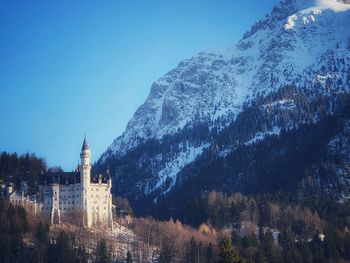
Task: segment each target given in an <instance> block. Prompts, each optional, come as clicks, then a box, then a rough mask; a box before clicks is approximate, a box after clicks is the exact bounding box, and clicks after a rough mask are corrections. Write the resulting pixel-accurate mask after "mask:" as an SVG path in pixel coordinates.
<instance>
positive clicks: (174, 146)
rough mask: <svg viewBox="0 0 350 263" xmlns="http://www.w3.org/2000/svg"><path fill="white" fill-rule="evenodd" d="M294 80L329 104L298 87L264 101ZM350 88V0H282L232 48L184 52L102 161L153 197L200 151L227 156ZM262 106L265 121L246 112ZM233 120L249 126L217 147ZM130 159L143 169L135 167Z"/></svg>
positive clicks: (132, 192) (315, 113) (137, 195)
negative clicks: (189, 54) (187, 54)
mask: <svg viewBox="0 0 350 263" xmlns="http://www.w3.org/2000/svg"><path fill="white" fill-rule="evenodd" d="M288 86H293V87H294V88H295V93H299V92H300V94H302V96H305V98H304V99H305V100H307V101H308V102H307V103H309V104H310V105H312V104H313V103H314V105H316V104H315V102H316V101H320V98H321V97H322V98H325V100H329V102H328V104H327V105H328V106H327V107H328V108H327V109H326V110H322V112H321V111H320V110H319V107H318V106H317V105H316V106H315V107H314V108H313V110H312V109H311V110H310V108H309V106H305V102H303V103H301V102H300V101H301V100H300V96H299V97H298V98H295V97H293V94H292V95H290V96H289V97H288V98H286V97H285V96H282V97H281V96H277V97H276V100H274V101H269V102H268V103H262V102H261V100H262V99H263V98H266V97H268V96H270V95H271V94H276V92H279V91H281V90H282V89H283V88H285V87H288ZM349 86H350V4H349V1H348V0H285V1H282V2H280V3H279V4H278V5H277V6H275V7H274V8H273V10H272V12H271V13H270V14H269V15H266V16H265V17H264V18H262V19H261V20H259V21H258V22H256V23H255V24H254V25H253V26H252V28H251V29H250V30H249V31H248V32H247V33H246V34H244V36H243V38H242V39H241V40H240V41H239V42H238V43H237V45H235V46H234V47H231V48H228V49H226V50H218V51H215V52H202V53H199V54H198V55H196V56H194V57H192V58H190V59H185V60H183V61H181V62H180V63H179V64H178V66H177V67H176V68H175V69H173V70H171V71H170V72H168V73H167V74H165V75H164V76H162V77H161V78H160V79H158V80H157V81H155V82H154V83H153V85H152V87H151V91H150V94H149V96H148V98H147V99H146V101H145V102H144V104H143V105H142V106H140V107H139V109H138V110H137V111H136V112H135V114H134V116H133V117H132V119H131V120H130V121H129V123H128V125H127V127H126V130H125V131H124V133H123V134H122V135H121V136H120V137H118V138H117V139H115V140H114V142H113V143H112V144H111V146H110V147H109V148H108V149H107V151H106V152H105V153H104V154H103V155H102V156H101V158H100V160H99V161H98V165H99V166H105V165H107V164H108V165H110V166H111V167H112V169H114V172H115V176H114V178H115V182H114V184H115V185H118V184H119V185H120V186H125V185H126V182H128V183H129V184H132V185H133V186H129V187H127V188H128V189H125V188H123V187H120V188H116V189H117V190H116V192H117V193H118V194H122V195H126V196H128V197H129V198H131V199H135V200H136V199H141V198H152V200H153V201H154V202H156V201H157V200H158V198H159V196H161V195H165V194H167V193H169V192H170V191H171V190H172V188H173V187H174V186H176V184H177V183H180V184H181V182H182V183H183V182H184V180H182V179H181V180H179V179H180V178H179V175H180V174H184V173H185V172H184V169H185V168H186V166H188V165H189V164H190V163H192V162H194V161H195V160H196V159H197V160H198V159H199V158H201V156H203V154H208V152H209V151H210V152H213V151H214V150H213V149H214V148H216V150H215V152H216V154H217V156H223V155H227V154H228V153H231V152H232V151H234V149H236V148H237V145H239V144H243V145H251V144H255V143H256V142H259V141H261V140H263V139H264V138H265V137H266V136H268V135H272V134H279V133H280V132H281V130H283V129H287V130H288V129H292V128H295V127H298V126H299V125H301V124H304V123H310V122H312V123H316V122H318V121H319V120H320V119H321V118H322V116H324V114H326V115H327V114H333V113H334V112H335V111H336V105H335V104H336V103H335V100H336V97H338V95H340V94H343V93H347V92H348V91H349ZM258 101H259V103H257V102H258ZM307 103H306V104H307ZM256 105H259V109H260V110H261V112H263V113H264V114H265V115H262V116H265V117H266V116H269V119H268V120H266V121H264V122H263V125H262V124H261V123H256V120H254V116H253V117H252V118H251V119H246V120H242V118H240V116H243V115H244V113H245V111H246V109H247V107H248V108H249V107H251V108H254V107H256ZM301 105H304V106H301ZM310 112H311V113H310ZM285 116H288V120H286V117H285ZM265 117H264V118H265ZM262 118H263V117H262ZM282 120H283V121H282ZM235 123H236V125H238V124H239V123H241V124H240V125H242V126H241V127H242V128H244V130H237V132H235V133H231V134H230V141H231V142H232V143H231V145H230V144H227V143H226V144H225V145H220V146H218V141H217V140H218V139H217V138H219V137H220V134H221V133H225V131H226V132H227V129H228V127H232V125H233V126H234V125H235ZM248 123H249V124H248ZM213 131H214V132H213ZM130 162H131V163H134V165H135V167H136V168H137V169H139V170H137V169H136V168H135V169H136V170H133V169H130V167H129V165H130ZM126 167H129V168H126ZM188 176H189V175H183V177H181V178H186V177H188ZM131 188H133V189H131Z"/></svg>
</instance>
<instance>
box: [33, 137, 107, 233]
mask: <svg viewBox="0 0 350 263" xmlns="http://www.w3.org/2000/svg"><path fill="white" fill-rule="evenodd" d="M111 188H112V180H111V177H110V175H109V171H108V170H107V174H105V175H103V174H101V173H97V174H95V175H93V174H91V165H90V147H89V145H88V144H87V142H86V138H84V142H83V146H82V148H81V153H80V165H79V166H78V168H77V170H76V171H75V172H48V173H47V174H45V175H44V184H42V185H40V186H39V190H40V200H41V202H42V211H43V213H44V214H45V215H47V216H48V217H49V218H50V219H51V223H52V224H54V223H61V217H65V216H67V217H69V216H70V217H72V218H74V219H75V220H76V221H77V223H80V224H81V225H83V226H85V227H108V228H110V229H112V228H113V214H112V194H111Z"/></svg>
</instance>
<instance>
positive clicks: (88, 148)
mask: <svg viewBox="0 0 350 263" xmlns="http://www.w3.org/2000/svg"><path fill="white" fill-rule="evenodd" d="M81 150H82V151H86V150H90V146H89V144H88V143H87V141H86V136H84V141H83V145H82V146H81Z"/></svg>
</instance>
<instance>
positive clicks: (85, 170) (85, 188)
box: [80, 137, 91, 227]
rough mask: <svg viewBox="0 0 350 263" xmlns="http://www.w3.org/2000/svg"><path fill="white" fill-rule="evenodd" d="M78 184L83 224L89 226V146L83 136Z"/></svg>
mask: <svg viewBox="0 0 350 263" xmlns="http://www.w3.org/2000/svg"><path fill="white" fill-rule="evenodd" d="M80 162H81V164H80V186H81V207H82V210H83V214H84V216H83V225H84V226H87V227H90V226H91V215H90V204H89V198H88V193H89V189H90V172H91V165H90V147H89V144H88V143H87V141H86V137H84V142H83V146H82V147H81V153H80Z"/></svg>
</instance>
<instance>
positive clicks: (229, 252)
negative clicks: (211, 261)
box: [217, 237, 242, 263]
mask: <svg viewBox="0 0 350 263" xmlns="http://www.w3.org/2000/svg"><path fill="white" fill-rule="evenodd" d="M239 262H242V261H241V258H240V256H239V254H238V252H237V251H236V250H235V249H234V247H233V246H232V241H231V239H230V238H227V237H225V238H223V239H222V240H221V242H220V244H219V259H218V261H217V263H239Z"/></svg>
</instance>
